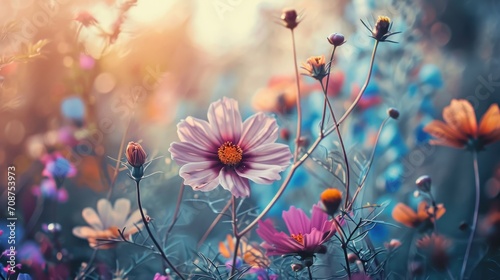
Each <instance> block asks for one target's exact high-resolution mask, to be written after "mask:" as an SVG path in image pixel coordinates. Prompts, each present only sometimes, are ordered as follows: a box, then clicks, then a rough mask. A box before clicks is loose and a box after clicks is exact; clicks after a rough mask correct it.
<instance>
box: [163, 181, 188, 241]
mask: <svg viewBox="0 0 500 280" xmlns="http://www.w3.org/2000/svg"><path fill="white" fill-rule="evenodd" d="M184 188H185V186H184V184H181V189H180V191H179V196H178V197H177V203H176V205H175V210H174V217H173V218H172V223H171V224H170V226H169V227H168V229H167V232H166V234H165V241H164V242H165V244H166V243H167V239H168V236H169V235H170V232H171V231H172V229H173V228H174V226H175V223H176V222H177V220H178V219H179V210H180V209H181V203H182V195H183V194H184Z"/></svg>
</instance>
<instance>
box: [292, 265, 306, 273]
mask: <svg viewBox="0 0 500 280" xmlns="http://www.w3.org/2000/svg"><path fill="white" fill-rule="evenodd" d="M291 267H292V271H293V272H299V271H301V270H302V269H304V266H303V265H301V264H300V263H292V265H291Z"/></svg>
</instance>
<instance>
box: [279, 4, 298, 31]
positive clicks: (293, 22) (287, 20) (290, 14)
mask: <svg viewBox="0 0 500 280" xmlns="http://www.w3.org/2000/svg"><path fill="white" fill-rule="evenodd" d="M297 17H298V15H297V11H295V10H293V9H290V10H284V11H283V13H282V14H281V20H282V21H283V24H284V25H285V27H286V28H289V29H294V28H295V27H297V25H299V21H297Z"/></svg>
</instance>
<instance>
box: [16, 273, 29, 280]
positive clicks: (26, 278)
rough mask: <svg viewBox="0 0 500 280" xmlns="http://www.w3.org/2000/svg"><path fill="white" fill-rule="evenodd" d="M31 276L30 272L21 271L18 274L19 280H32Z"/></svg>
mask: <svg viewBox="0 0 500 280" xmlns="http://www.w3.org/2000/svg"><path fill="white" fill-rule="evenodd" d="M31 279H32V278H31V276H29V274H26V273H19V275H17V280H31Z"/></svg>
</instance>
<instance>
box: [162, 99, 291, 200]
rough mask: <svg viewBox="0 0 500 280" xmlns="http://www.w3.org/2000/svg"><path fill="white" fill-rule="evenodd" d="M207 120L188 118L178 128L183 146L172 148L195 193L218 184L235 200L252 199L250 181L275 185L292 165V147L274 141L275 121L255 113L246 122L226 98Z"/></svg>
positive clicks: (210, 110) (210, 111)
mask: <svg viewBox="0 0 500 280" xmlns="http://www.w3.org/2000/svg"><path fill="white" fill-rule="evenodd" d="M207 115H208V122H207V121H204V120H200V119H196V118H193V117H188V118H186V119H185V120H183V121H181V122H180V123H179V124H178V125H177V134H178V135H179V139H180V140H181V142H174V143H172V144H171V145H170V149H169V151H170V153H171V154H172V159H173V160H175V162H176V163H177V164H179V165H180V166H181V169H180V170H179V175H180V176H181V177H182V178H183V179H184V184H186V185H189V186H191V187H192V188H193V189H194V190H199V191H211V190H213V189H215V188H216V187H217V186H218V185H219V184H220V185H221V186H222V187H223V188H224V189H226V190H228V191H230V192H231V193H232V194H233V195H234V196H235V197H242V196H243V197H245V196H249V195H250V183H249V180H252V181H253V182H255V183H258V184H271V183H272V182H273V181H275V180H279V179H281V176H280V175H279V173H280V172H282V171H283V170H285V169H286V168H287V166H288V165H289V164H290V159H291V158H292V154H291V152H290V149H289V148H288V146H286V145H284V144H279V143H275V141H276V140H277V139H278V126H277V124H276V120H275V119H274V118H271V117H268V116H266V115H265V114H263V113H257V114H255V115H253V116H251V117H250V118H248V119H247V120H245V122H242V120H241V115H240V111H239V109H238V102H237V101H236V100H234V99H230V98H225V97H224V98H223V99H222V100H218V101H216V102H214V103H212V104H211V105H210V107H209V108H208V114H207Z"/></svg>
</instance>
